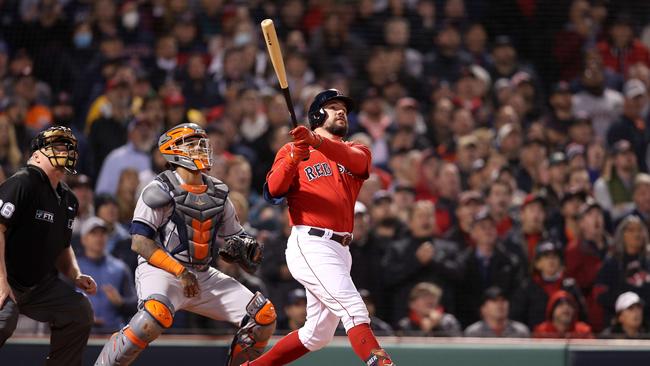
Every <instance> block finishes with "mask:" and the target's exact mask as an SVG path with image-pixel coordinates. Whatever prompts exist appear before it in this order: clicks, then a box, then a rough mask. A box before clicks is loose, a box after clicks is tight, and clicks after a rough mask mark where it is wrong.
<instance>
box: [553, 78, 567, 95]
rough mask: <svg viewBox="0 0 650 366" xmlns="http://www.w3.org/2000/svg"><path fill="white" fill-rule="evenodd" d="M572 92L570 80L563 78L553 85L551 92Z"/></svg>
mask: <svg viewBox="0 0 650 366" xmlns="http://www.w3.org/2000/svg"><path fill="white" fill-rule="evenodd" d="M567 93H568V94H571V86H570V85H569V83H568V82H566V81H564V80H562V81H558V82H557V83H555V84H554V85H553V88H552V89H551V94H567Z"/></svg>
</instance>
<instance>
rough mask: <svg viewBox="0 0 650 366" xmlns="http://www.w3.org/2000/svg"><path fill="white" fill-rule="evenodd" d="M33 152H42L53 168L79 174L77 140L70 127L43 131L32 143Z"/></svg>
mask: <svg viewBox="0 0 650 366" xmlns="http://www.w3.org/2000/svg"><path fill="white" fill-rule="evenodd" d="M31 150H32V152H35V151H40V152H41V153H42V154H43V155H45V156H46V157H47V158H48V160H49V161H50V163H51V164H52V166H53V167H55V168H63V169H64V170H65V171H66V173H68V174H77V171H76V170H75V166H76V165H77V158H78V152H77V138H76V137H75V136H74V135H73V134H72V130H71V129H70V128H68V127H63V126H55V127H50V128H48V129H46V130H43V131H41V132H40V133H39V134H38V135H36V137H34V139H33V140H32V143H31Z"/></svg>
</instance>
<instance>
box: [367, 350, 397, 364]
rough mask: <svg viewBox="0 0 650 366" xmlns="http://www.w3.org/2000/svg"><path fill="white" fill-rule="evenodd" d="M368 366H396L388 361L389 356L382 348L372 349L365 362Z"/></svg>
mask: <svg viewBox="0 0 650 366" xmlns="http://www.w3.org/2000/svg"><path fill="white" fill-rule="evenodd" d="M366 365H368V366H396V365H395V363H394V362H393V361H392V360H391V359H390V356H389V355H388V353H386V351H384V350H383V349H382V348H380V349H373V350H372V351H371V352H370V357H369V358H368V359H367V360H366Z"/></svg>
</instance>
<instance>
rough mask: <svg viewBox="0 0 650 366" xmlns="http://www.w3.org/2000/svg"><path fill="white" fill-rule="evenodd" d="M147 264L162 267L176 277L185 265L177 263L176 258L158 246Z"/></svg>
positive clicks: (183, 269)
mask: <svg viewBox="0 0 650 366" xmlns="http://www.w3.org/2000/svg"><path fill="white" fill-rule="evenodd" d="M149 264H151V265H154V266H156V267H158V268H160V269H164V270H165V271H167V272H169V273H171V274H173V275H174V276H176V277H178V276H180V275H181V274H182V273H183V272H184V271H185V267H183V265H182V264H180V263H178V261H177V260H176V259H174V258H172V257H171V256H170V255H169V254H167V253H165V251H164V250H162V249H160V248H158V249H156V250H155V251H154V252H153V254H152V255H151V257H149Z"/></svg>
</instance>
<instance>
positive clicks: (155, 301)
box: [95, 295, 174, 366]
mask: <svg viewBox="0 0 650 366" xmlns="http://www.w3.org/2000/svg"><path fill="white" fill-rule="evenodd" d="M173 319H174V309H173V306H172V304H171V302H170V301H169V299H168V298H167V297H166V296H163V295H152V296H150V297H149V298H147V299H146V300H145V301H144V302H143V304H142V306H141V308H140V310H139V311H138V312H137V313H136V314H135V315H134V316H133V318H131V321H130V322H129V324H128V325H127V326H125V327H124V328H122V330H120V331H119V332H117V333H115V334H113V336H112V337H111V338H110V339H109V340H108V342H107V343H106V344H105V345H104V348H103V349H102V352H101V353H100V354H99V357H98V358H97V361H95V366H126V365H130V364H131V362H133V361H134V360H135V359H136V358H137V357H138V355H139V354H140V352H142V350H143V349H145V348H146V347H147V345H148V344H149V343H151V342H152V341H153V340H154V339H156V338H158V336H159V335H160V334H161V333H162V332H163V330H165V329H167V328H169V327H171V326H172V322H173Z"/></svg>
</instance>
